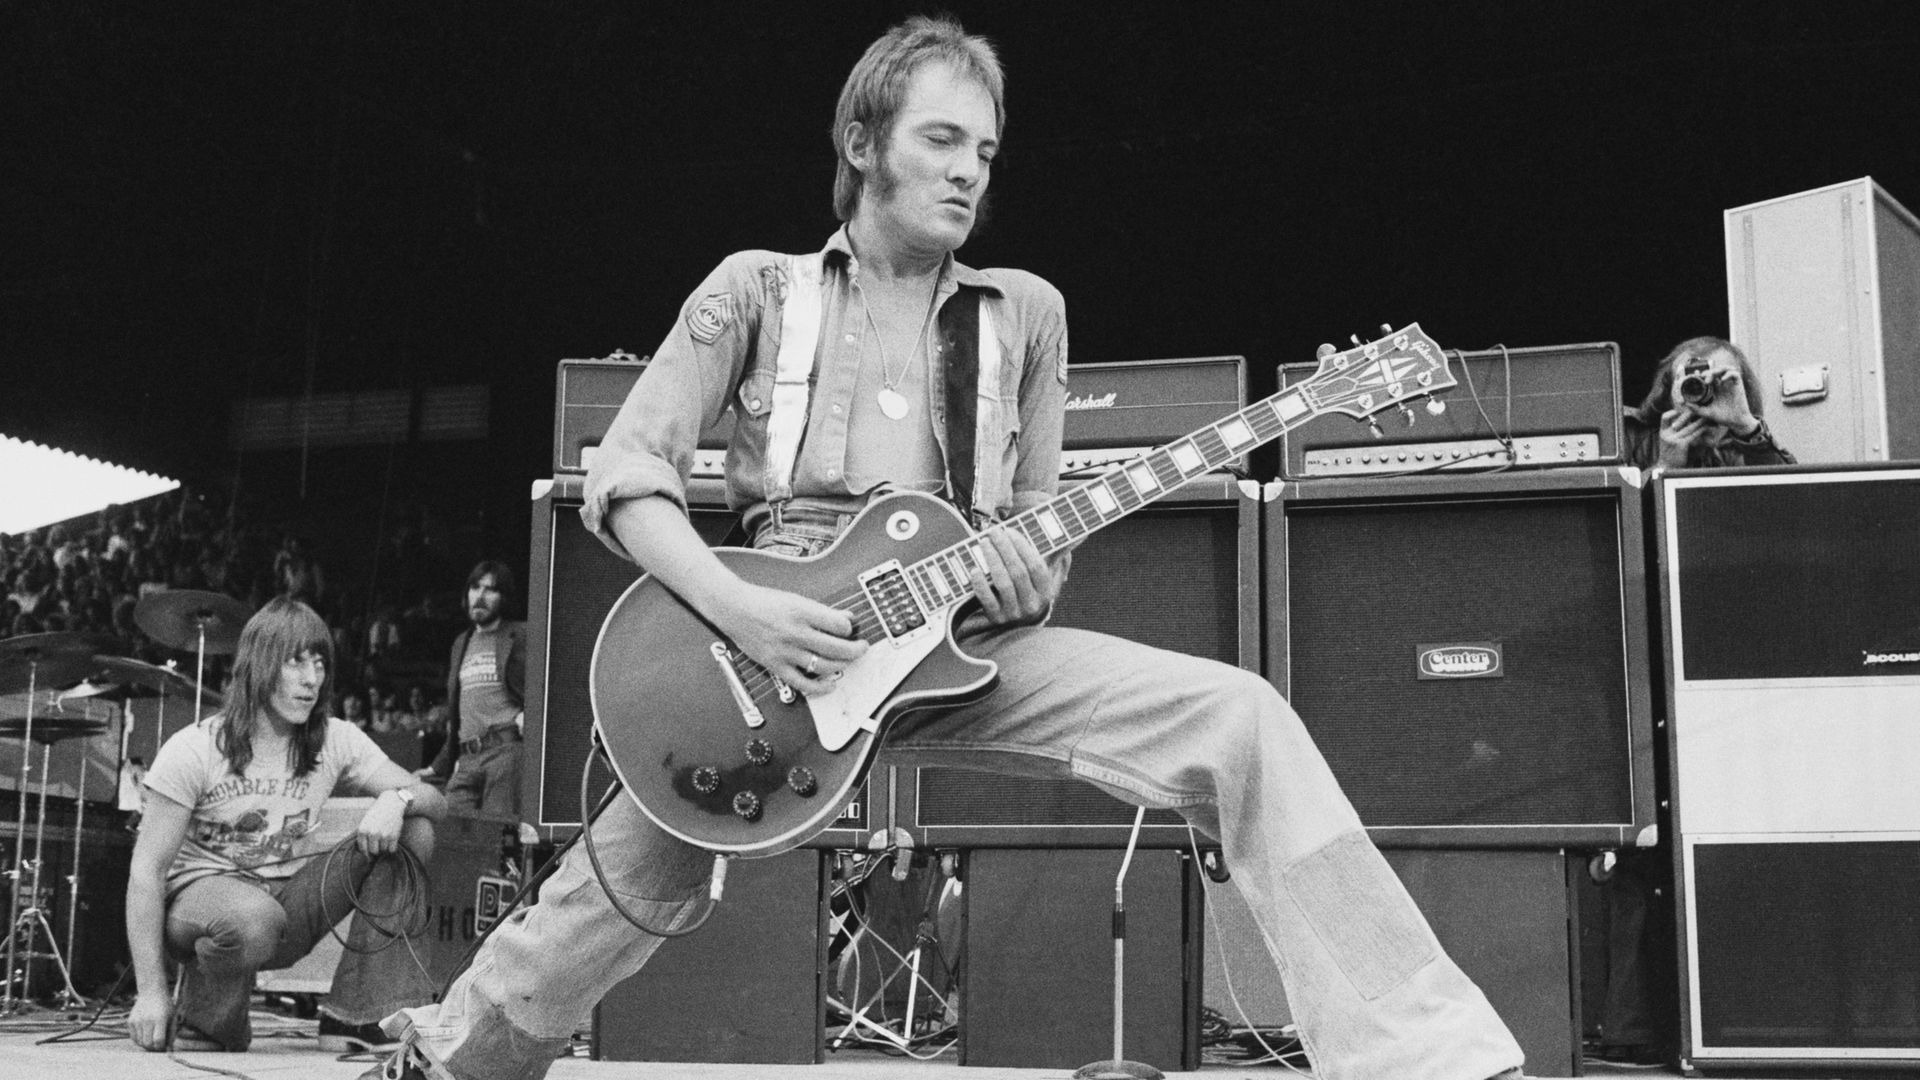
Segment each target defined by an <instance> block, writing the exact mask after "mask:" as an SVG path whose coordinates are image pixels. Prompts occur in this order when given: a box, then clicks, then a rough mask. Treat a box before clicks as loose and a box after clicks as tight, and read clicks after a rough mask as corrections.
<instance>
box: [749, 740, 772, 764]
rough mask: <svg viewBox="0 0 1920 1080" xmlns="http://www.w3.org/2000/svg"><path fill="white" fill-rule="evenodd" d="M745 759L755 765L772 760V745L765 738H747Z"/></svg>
mask: <svg viewBox="0 0 1920 1080" xmlns="http://www.w3.org/2000/svg"><path fill="white" fill-rule="evenodd" d="M747 760H748V761H751V762H753V763H754V764H755V765H765V764H766V763H767V762H769V761H772V760H773V747H771V746H769V745H767V740H765V739H748V740H747Z"/></svg>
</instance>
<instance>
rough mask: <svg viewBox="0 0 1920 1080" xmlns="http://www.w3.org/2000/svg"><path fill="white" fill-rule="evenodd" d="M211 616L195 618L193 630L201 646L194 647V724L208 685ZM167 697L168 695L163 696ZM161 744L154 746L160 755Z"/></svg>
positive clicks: (197, 616) (203, 614) (200, 615)
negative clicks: (202, 695) (204, 689)
mask: <svg viewBox="0 0 1920 1080" xmlns="http://www.w3.org/2000/svg"><path fill="white" fill-rule="evenodd" d="M210 617H211V616H209V615H207V614H205V613H202V614H199V615H195V616H194V617H193V629H194V631H195V632H196V633H197V634H198V635H199V639H200V640H199V644H197V645H195V646H194V659H193V722H194V723H196V724H197V723H199V722H200V688H201V687H203V686H205V685H206V683H207V619H208V618H210ZM161 696H162V697H165V696H166V695H164V694H163V695H161ZM159 746H160V744H159V743H155V744H154V751H153V752H154V753H155V754H156V755H157V754H159V753H160V749H159Z"/></svg>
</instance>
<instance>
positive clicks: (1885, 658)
mask: <svg viewBox="0 0 1920 1080" xmlns="http://www.w3.org/2000/svg"><path fill="white" fill-rule="evenodd" d="M1860 655H1861V656H1862V657H1863V658H1864V659H1862V660H1861V661H1860V666H1861V667H1870V666H1872V665H1874V664H1920V652H1870V653H1861V654H1860Z"/></svg>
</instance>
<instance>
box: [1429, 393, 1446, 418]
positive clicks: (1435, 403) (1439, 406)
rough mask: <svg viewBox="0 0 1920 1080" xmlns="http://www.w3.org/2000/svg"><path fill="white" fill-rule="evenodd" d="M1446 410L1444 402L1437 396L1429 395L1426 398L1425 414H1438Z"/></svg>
mask: <svg viewBox="0 0 1920 1080" xmlns="http://www.w3.org/2000/svg"><path fill="white" fill-rule="evenodd" d="M1446 411H1447V403H1446V402H1444V401H1441V400H1440V399H1439V398H1437V397H1430V398H1428V399H1427V415H1429V416H1439V415H1440V414H1441V413H1443V412H1446Z"/></svg>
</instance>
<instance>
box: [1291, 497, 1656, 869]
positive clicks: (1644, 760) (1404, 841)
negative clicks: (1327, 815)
mask: <svg viewBox="0 0 1920 1080" xmlns="http://www.w3.org/2000/svg"><path fill="white" fill-rule="evenodd" d="M1267 518H1268V528H1267V530H1266V541H1265V543H1266V548H1267V568H1268V571H1267V572H1268V577H1267V588H1268V595H1267V604H1268V641H1267V676H1268V678H1269V679H1271V680H1272V681H1273V683H1274V684H1275V685H1276V686H1277V687H1279V689H1280V691H1281V693H1282V694H1284V695H1286V697H1287V698H1288V700H1289V701H1290V702H1291V703H1292V704H1293V706H1294V709H1295V710H1296V711H1298V712H1299V713H1300V715H1301V717H1302V719H1303V720H1304V721H1305V723H1306V725H1307V728H1308V730H1310V731H1311V732H1312V733H1313V736H1314V739H1315V741H1316V742H1317V743H1318V744H1319V746H1320V749H1321V751H1322V753H1323V754H1324V755H1325V756H1326V758H1327V762H1328V764H1329V765H1330V766H1332V768H1333V772H1334V774H1335V776H1337V777H1338V778H1339V780H1340V783H1341V785H1342V786H1343V787H1344V788H1345V789H1346V792H1347V794H1348V796H1349V797H1350V798H1351V799H1352V800H1353V803H1354V806H1355V808H1356V809H1357V810H1358V811H1359V814H1360V819H1361V821H1362V822H1363V823H1365V825H1366V826H1367V828H1368V830H1369V831H1370V832H1371V833H1372V834H1373V836H1374V839H1375V840H1376V842H1378V843H1380V844H1381V845H1382V846H1386V847H1419V846H1425V847H1462V848H1500V847H1511V848H1529V847H1530V848H1561V847H1567V848H1618V847H1624V846H1633V845H1641V846H1646V845H1650V844H1651V843H1652V842H1653V840H1654V831H1653V828H1652V826H1653V824H1654V806H1653V774H1652V723H1651V719H1650V716H1649V708H1650V703H1651V698H1652V694H1651V688H1650V686H1649V682H1650V676H1649V668H1648V654H1649V645H1648V641H1647V623H1646V574H1645V552H1644V547H1643V545H1644V533H1643V530H1642V525H1641V523H1642V509H1641V481H1640V473H1639V471H1638V470H1635V469H1618V468H1568V469H1558V470H1551V471H1539V472H1524V473H1522V472H1515V473H1505V474H1498V475H1483V476H1458V477H1454V476H1448V477H1423V478H1402V479H1388V478H1384V477H1383V478H1372V479H1364V480H1312V481H1305V482H1299V483H1288V484H1285V485H1282V488H1281V495H1280V498H1279V499H1278V500H1277V501H1274V502H1271V503H1269V504H1268V511H1267Z"/></svg>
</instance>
